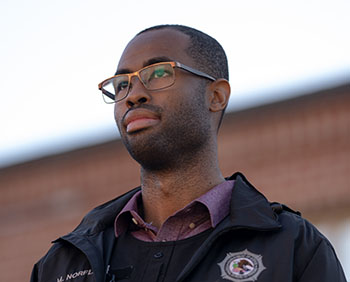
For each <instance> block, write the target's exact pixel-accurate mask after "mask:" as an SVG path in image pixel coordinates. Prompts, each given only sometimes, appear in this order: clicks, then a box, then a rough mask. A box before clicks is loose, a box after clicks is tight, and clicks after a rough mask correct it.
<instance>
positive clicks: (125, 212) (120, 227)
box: [114, 180, 234, 237]
mask: <svg viewBox="0 0 350 282" xmlns="http://www.w3.org/2000/svg"><path fill="white" fill-rule="evenodd" d="M233 186H234V180H228V181H224V182H222V183H220V184H219V185H217V186H215V187H214V188H212V189H210V190H209V191H208V192H206V193H205V194H203V195H202V196H200V197H198V198H197V199H195V200H193V201H192V202H190V203H189V204H188V205H186V206H185V207H184V208H183V209H181V210H179V211H177V212H176V213H175V214H174V215H176V214H177V213H179V212H181V211H184V210H186V209H188V208H190V207H191V206H193V205H195V204H197V203H200V204H203V205H204V206H205V207H206V208H207V210H208V213H209V216H210V221H211V227H213V228H215V227H216V225H217V224H218V223H219V222H220V221H222V220H223V219H224V218H225V217H226V216H227V215H228V214H229V212H230V202H231V194H232V189H233ZM141 206H142V193H141V191H138V192H136V193H135V194H134V195H133V197H132V198H131V199H130V200H129V201H128V202H127V204H126V205H125V206H124V208H123V209H122V210H121V212H120V213H119V214H118V215H117V217H116V219H115V222H114V230H115V235H116V237H118V236H119V235H121V234H122V233H124V232H125V231H126V230H127V229H128V227H129V225H130V221H131V220H132V218H135V219H136V220H137V222H139V223H140V224H141V226H147V225H148V224H147V223H145V222H144V221H143V219H142V215H141V214H142V209H141Z"/></svg>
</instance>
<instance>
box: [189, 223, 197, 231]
mask: <svg viewBox="0 0 350 282" xmlns="http://www.w3.org/2000/svg"><path fill="white" fill-rule="evenodd" d="M188 227H189V228H191V229H193V228H195V227H196V225H195V224H194V223H193V222H192V223H190V225H189V226H188Z"/></svg>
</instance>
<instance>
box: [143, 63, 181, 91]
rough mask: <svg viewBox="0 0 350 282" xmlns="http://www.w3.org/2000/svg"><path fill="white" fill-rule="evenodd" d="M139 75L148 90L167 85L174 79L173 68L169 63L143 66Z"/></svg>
mask: <svg viewBox="0 0 350 282" xmlns="http://www.w3.org/2000/svg"><path fill="white" fill-rule="evenodd" d="M140 77H141V79H142V82H143V84H144V85H145V87H146V88H147V89H149V90H157V89H162V88H165V87H169V86H170V85H172V84H173V83H174V81H175V73H174V69H173V67H172V66H171V65H170V64H159V65H155V66H150V67H148V68H144V69H143V70H142V71H141V72H140Z"/></svg>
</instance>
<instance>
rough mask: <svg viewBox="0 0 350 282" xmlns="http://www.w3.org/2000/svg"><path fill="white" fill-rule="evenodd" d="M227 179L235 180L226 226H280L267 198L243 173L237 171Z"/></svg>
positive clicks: (254, 227)
mask: <svg viewBox="0 0 350 282" xmlns="http://www.w3.org/2000/svg"><path fill="white" fill-rule="evenodd" d="M228 179H229V180H235V186H234V188H233V191H232V198H231V212H230V217H229V222H226V224H227V225H228V226H231V227H234V226H236V227H242V228H244V227H246V228H249V229H260V230H269V229H276V228H278V227H280V224H279V222H278V220H277V215H276V214H275V213H274V212H273V210H272V208H271V206H270V203H269V202H268V200H267V199H266V198H265V196H264V195H263V194H261V193H260V192H259V191H258V190H256V189H255V188H254V186H253V185H252V184H250V183H249V182H248V180H247V179H246V178H245V177H244V175H243V174H241V173H239V172H237V173H235V174H233V175H232V176H231V177H229V178H228Z"/></svg>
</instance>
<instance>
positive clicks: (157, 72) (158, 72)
mask: <svg viewBox="0 0 350 282" xmlns="http://www.w3.org/2000/svg"><path fill="white" fill-rule="evenodd" d="M166 76H169V73H168V72H166V71H165V69H164V68H159V69H156V70H155V71H154V72H153V73H152V75H151V78H162V77H166Z"/></svg>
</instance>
